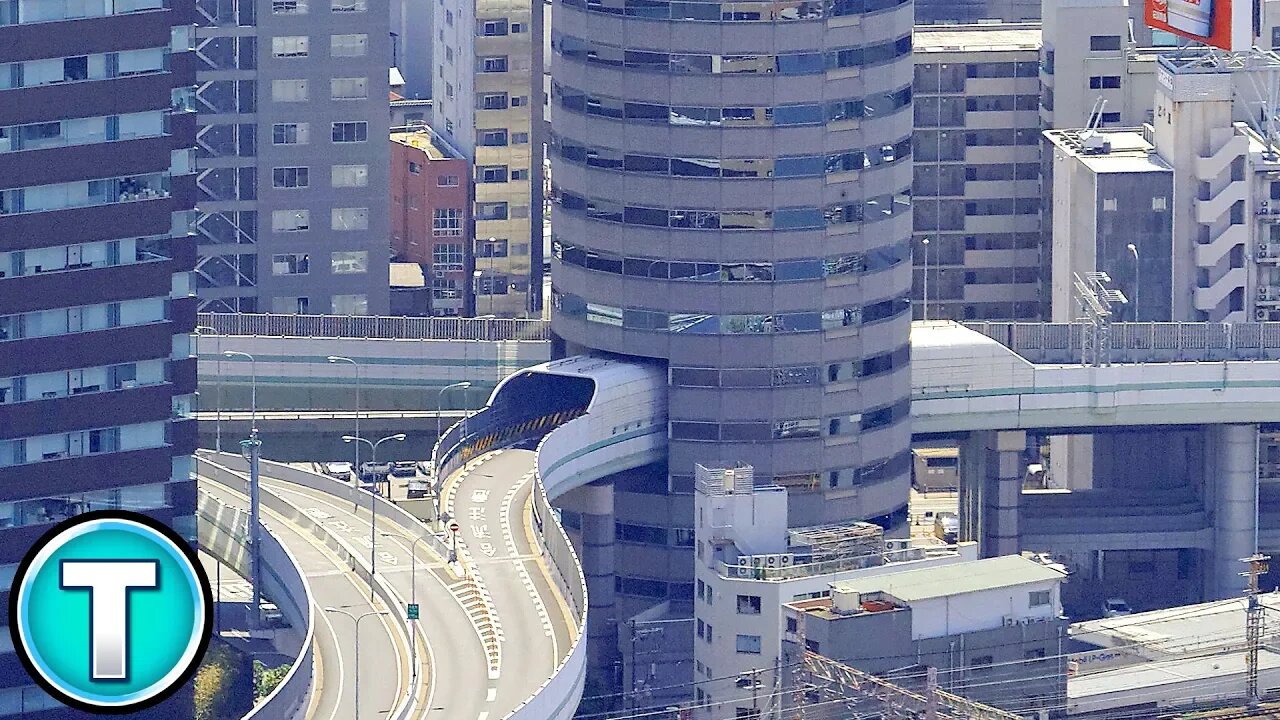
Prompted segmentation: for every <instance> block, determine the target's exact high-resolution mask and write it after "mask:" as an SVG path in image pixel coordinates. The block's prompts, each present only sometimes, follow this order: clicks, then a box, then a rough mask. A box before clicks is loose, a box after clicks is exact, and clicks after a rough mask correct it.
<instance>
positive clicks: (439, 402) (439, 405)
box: [431, 380, 471, 528]
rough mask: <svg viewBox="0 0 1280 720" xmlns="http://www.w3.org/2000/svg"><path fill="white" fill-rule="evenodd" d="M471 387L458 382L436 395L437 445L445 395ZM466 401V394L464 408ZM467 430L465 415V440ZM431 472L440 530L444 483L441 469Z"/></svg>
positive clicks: (463, 382) (433, 502)
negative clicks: (458, 389)
mask: <svg viewBox="0 0 1280 720" xmlns="http://www.w3.org/2000/svg"><path fill="white" fill-rule="evenodd" d="M469 387H471V382H470V381H467V380H463V381H462V382H456V383H452V384H450V385H445V386H444V387H442V388H440V394H439V395H436V443H437V445H438V444H439V443H440V438H441V431H440V416H441V415H442V414H443V413H444V394H445V393H447V392H449V391H450V390H452V389H453V388H460V389H463V390H465V389H466V388H469ZM466 399H467V396H466V395H465V394H464V395H463V396H462V400H463V403H462V404H463V406H464V407H465V406H466V404H467V403H466ZM466 428H467V420H466V416H465V415H464V416H463V418H462V430H463V432H462V436H463V439H466ZM431 470H432V475H433V476H434V477H433V478H432V483H431V502H432V504H433V505H434V506H435V508H434V509H435V520H434V521H433V522H434V523H435V525H434V527H436V528H439V522H440V484H441V483H442V482H443V478H441V477H440V468H438V467H432V468H431Z"/></svg>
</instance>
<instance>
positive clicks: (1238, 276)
mask: <svg viewBox="0 0 1280 720" xmlns="http://www.w3.org/2000/svg"><path fill="white" fill-rule="evenodd" d="M1248 279H1249V278H1248V275H1247V274H1246V272H1245V269H1244V268H1242V267H1239V268H1231V269H1230V270H1228V271H1227V273H1226V274H1225V275H1223V276H1222V277H1221V278H1220V279H1219V280H1218V281H1217V282H1215V283H1213V284H1212V285H1210V286H1209V287H1198V288H1196V290H1195V295H1194V299H1193V302H1194V304H1195V308H1196V309H1197V310H1202V311H1205V312H1209V311H1212V310H1215V309H1217V307H1218V305H1220V304H1221V303H1222V301H1223V300H1226V299H1227V296H1228V295H1230V294H1231V293H1232V292H1233V291H1234V290H1235V289H1236V288H1242V287H1247V286H1248Z"/></svg>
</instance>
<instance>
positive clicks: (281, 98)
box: [271, 80, 308, 102]
mask: <svg viewBox="0 0 1280 720" xmlns="http://www.w3.org/2000/svg"><path fill="white" fill-rule="evenodd" d="M271 99H272V100H274V101H275V102H306V101H307V99H308V96H307V81H306V80H272V81H271Z"/></svg>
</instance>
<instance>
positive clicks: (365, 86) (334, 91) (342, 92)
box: [329, 77, 369, 100]
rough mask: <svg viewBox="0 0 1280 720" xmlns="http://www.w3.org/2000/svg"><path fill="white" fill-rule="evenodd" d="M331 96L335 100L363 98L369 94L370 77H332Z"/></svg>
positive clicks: (330, 81)
mask: <svg viewBox="0 0 1280 720" xmlns="http://www.w3.org/2000/svg"><path fill="white" fill-rule="evenodd" d="M329 96H330V97H331V98H333V99H334V100H363V99H364V98H367V97H368V96H369V79H368V78H362V77H357V78H332V79H331V80H329Z"/></svg>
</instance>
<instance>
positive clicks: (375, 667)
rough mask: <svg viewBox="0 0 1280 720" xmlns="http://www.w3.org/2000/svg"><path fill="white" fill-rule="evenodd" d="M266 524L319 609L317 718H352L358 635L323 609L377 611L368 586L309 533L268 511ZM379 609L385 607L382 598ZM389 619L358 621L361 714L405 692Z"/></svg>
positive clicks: (225, 499) (369, 718)
mask: <svg viewBox="0 0 1280 720" xmlns="http://www.w3.org/2000/svg"><path fill="white" fill-rule="evenodd" d="M200 488H201V489H202V490H204V491H206V492H208V493H209V494H211V495H213V496H214V497H215V498H217V499H218V500H219V501H220V502H222V503H223V504H224V505H230V506H234V507H247V505H248V499H247V498H246V497H245V496H243V495H241V494H240V493H238V492H235V491H234V490H231V489H229V488H227V487H225V486H223V485H221V484H219V483H216V482H214V481H212V480H210V479H208V478H205V477H201V478H200ZM263 522H264V524H265V525H266V526H267V527H268V528H269V529H270V530H271V532H272V533H273V534H275V535H276V537H278V538H279V539H280V540H281V541H282V542H283V543H284V544H285V546H286V547H288V548H289V550H290V551H291V552H292V553H293V555H294V557H295V558H297V560H298V563H299V564H300V565H301V566H302V569H303V572H304V573H305V574H306V576H307V580H308V581H309V582H310V583H311V592H312V595H313V596H314V598H315V602H316V605H317V607H316V608H315V615H316V628H315V630H316V632H315V639H316V650H317V667H316V675H317V678H318V682H317V684H316V690H317V694H316V695H315V696H313V699H312V713H311V714H309V715H308V717H310V718H314V719H315V720H351V718H353V717H354V716H355V706H354V702H355V688H354V675H353V674H352V673H353V672H354V671H355V657H354V653H355V633H354V629H353V627H352V622H351V620H349V619H348V618H346V617H343V616H341V615H338V614H336V613H328V612H325V611H324V609H323V608H325V607H337V608H341V609H343V610H346V611H347V612H349V613H352V614H353V615H359V614H361V613H364V612H369V611H370V610H371V609H374V606H373V605H371V604H370V601H369V586H368V585H367V584H365V583H363V582H361V581H360V580H359V579H357V578H356V577H355V575H354V574H352V573H351V572H350V570H349V568H348V567H347V565H346V563H344V562H343V561H342V560H341V559H340V558H339V557H338V556H337V555H335V554H334V553H333V552H332V551H331V550H329V549H328V548H327V547H325V546H324V545H323V544H321V543H320V542H319V541H318V540H317V539H316V538H315V536H313V535H312V534H311V533H310V532H307V531H305V530H303V529H302V528H300V527H298V526H297V525H294V524H293V523H291V522H288V521H286V520H284V519H283V518H281V517H280V516H278V515H275V514H274V513H272V512H270V511H268V510H264V511H263ZM376 609H378V610H382V609H385V608H384V607H383V606H382V603H381V602H378V603H377V607H376ZM389 621H390V618H387V617H383V618H369V619H367V620H365V621H364V622H362V623H361V624H360V664H361V666H362V672H361V674H360V699H359V701H360V717H361V718H362V720H373V719H375V718H382V717H386V715H387V713H388V711H390V710H391V709H392V708H393V707H394V706H395V705H396V702H397V700H398V699H399V698H400V696H401V695H402V693H403V692H404V688H403V686H402V684H401V679H402V676H403V673H402V672H401V664H402V663H403V662H404V661H403V660H401V659H400V658H401V652H404V651H406V650H407V649H404V648H401V646H400V644H399V643H398V642H396V640H395V639H394V638H395V631H394V629H393V626H392V625H391V624H390V622H389Z"/></svg>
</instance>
